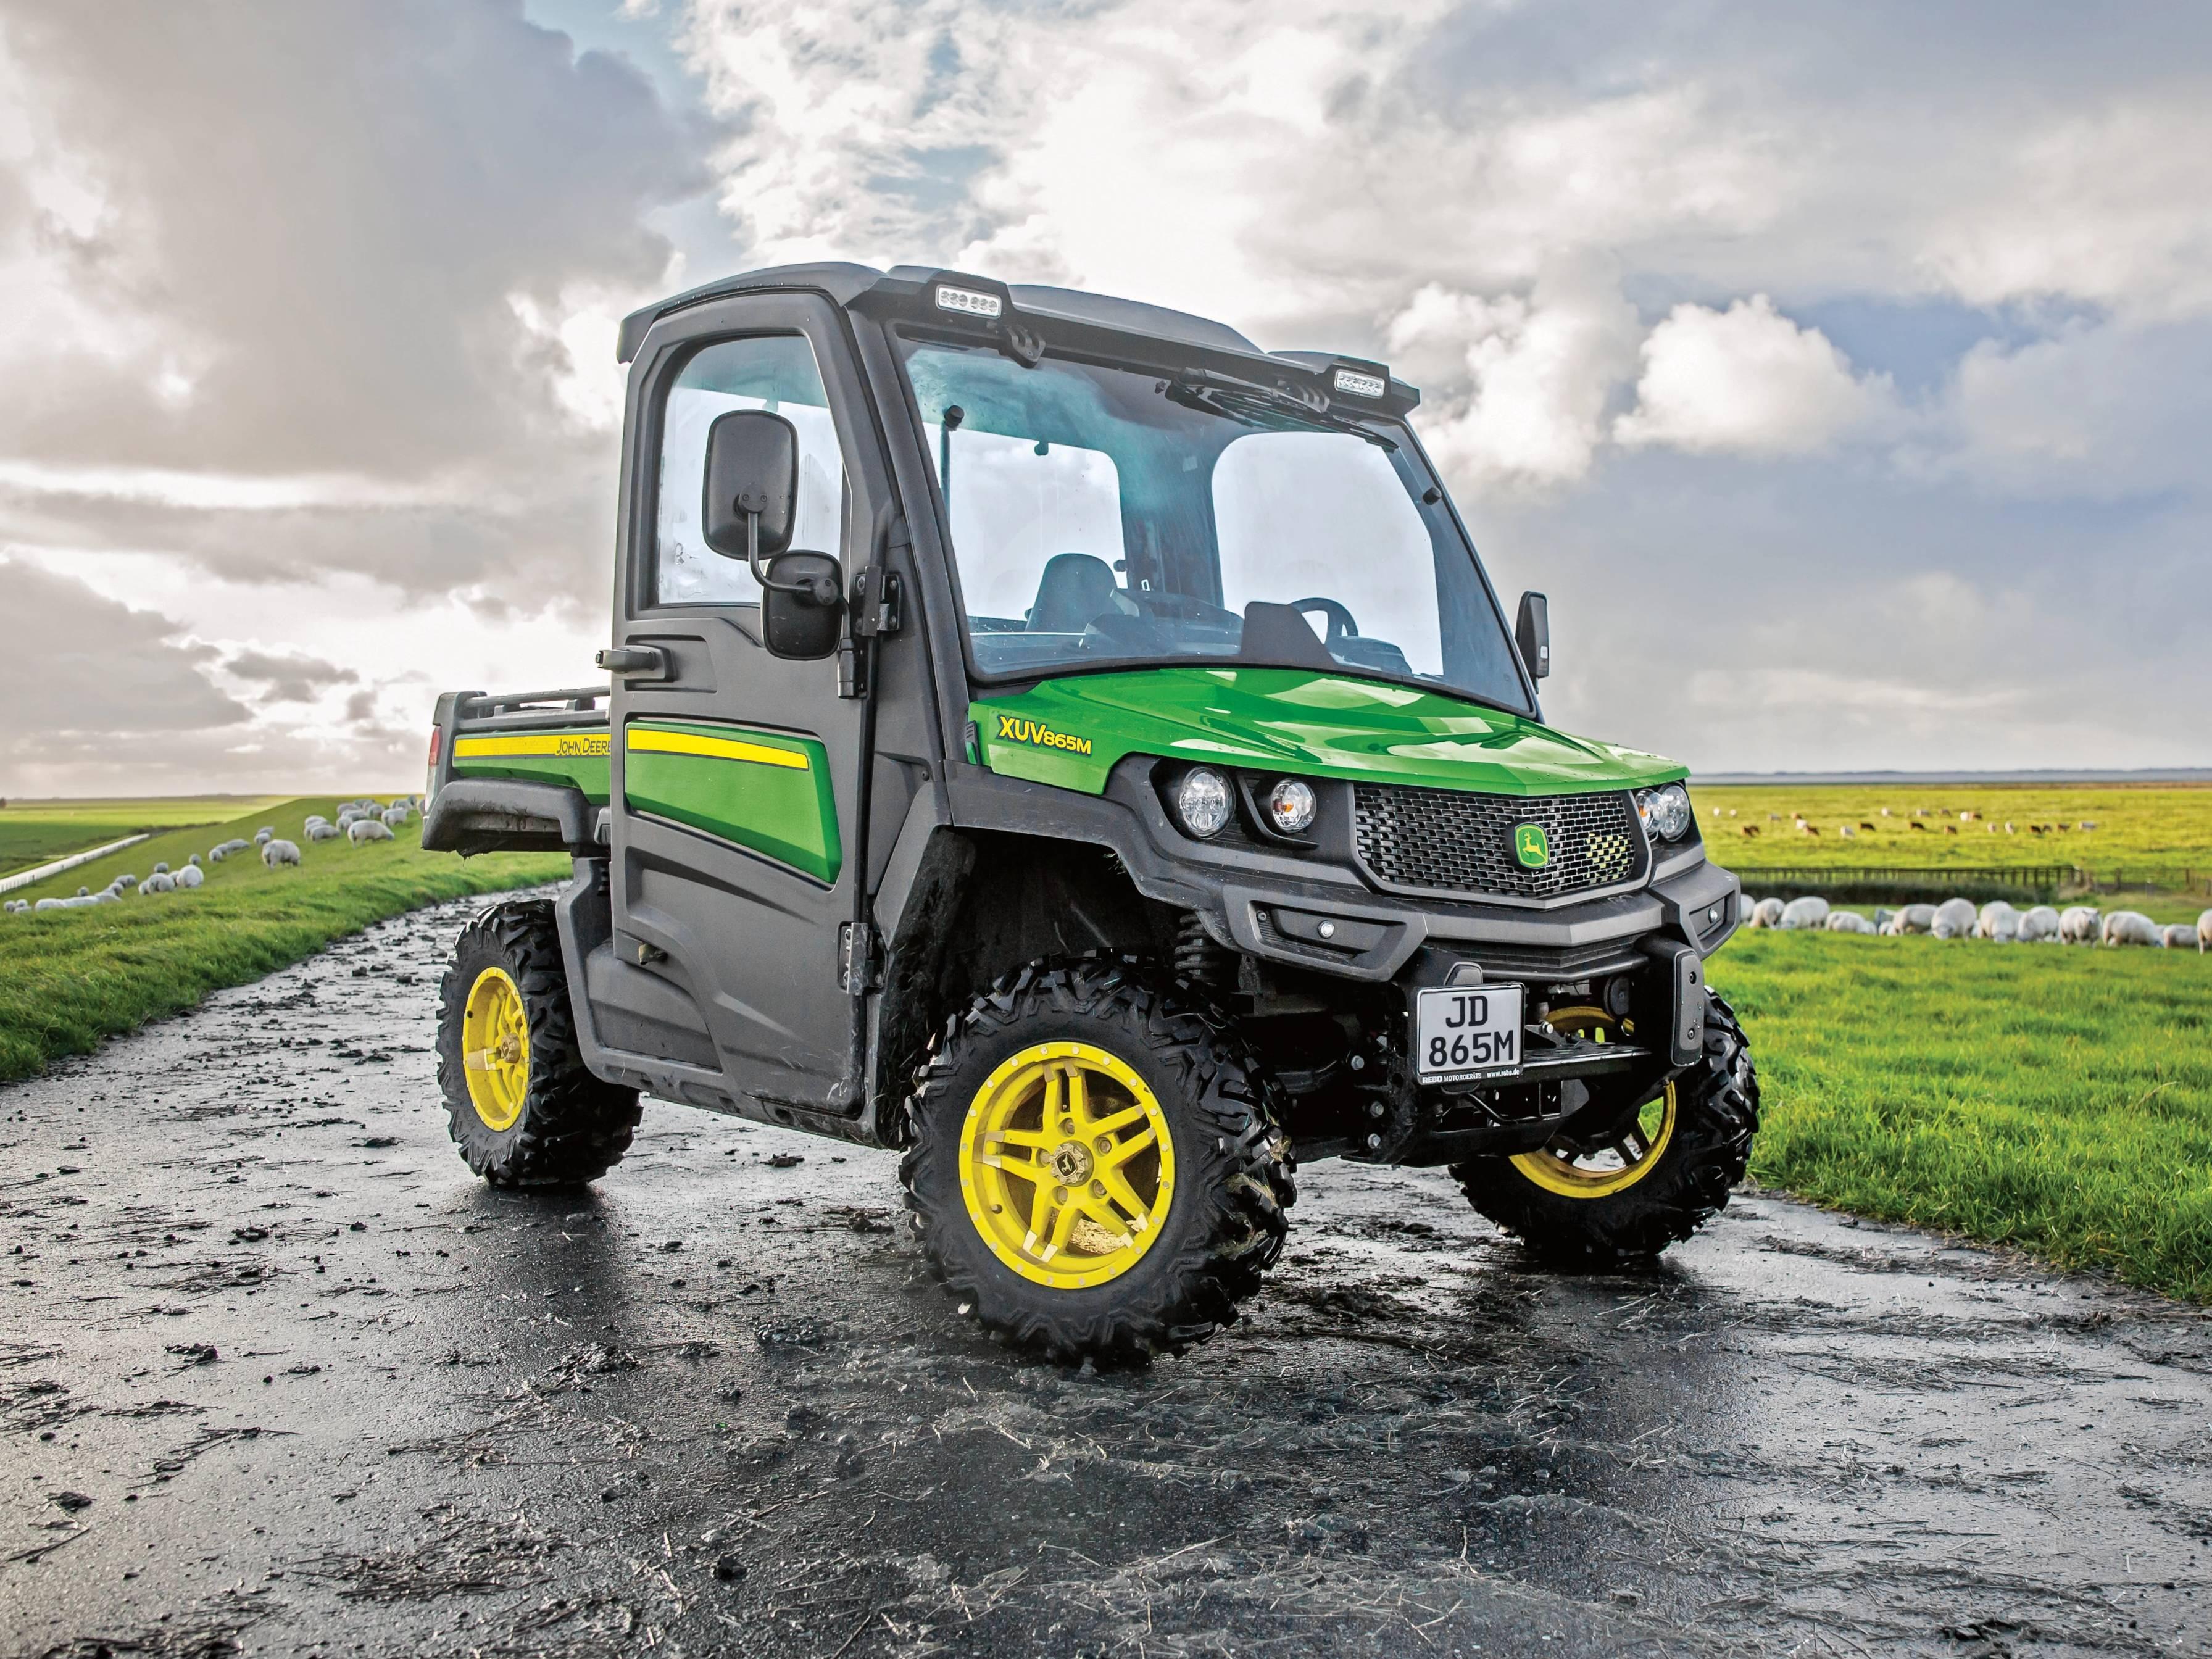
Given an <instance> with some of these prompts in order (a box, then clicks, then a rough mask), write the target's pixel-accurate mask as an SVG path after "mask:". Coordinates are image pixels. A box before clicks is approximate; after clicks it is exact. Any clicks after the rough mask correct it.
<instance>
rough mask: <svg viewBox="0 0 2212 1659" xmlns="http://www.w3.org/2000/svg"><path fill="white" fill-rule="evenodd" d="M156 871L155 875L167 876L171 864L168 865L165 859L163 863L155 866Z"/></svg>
mask: <svg viewBox="0 0 2212 1659" xmlns="http://www.w3.org/2000/svg"><path fill="white" fill-rule="evenodd" d="M154 873H155V875H157V876H166V875H167V874H168V873H169V866H168V865H167V862H166V861H165V862H163V863H161V864H157V865H155V866H154Z"/></svg>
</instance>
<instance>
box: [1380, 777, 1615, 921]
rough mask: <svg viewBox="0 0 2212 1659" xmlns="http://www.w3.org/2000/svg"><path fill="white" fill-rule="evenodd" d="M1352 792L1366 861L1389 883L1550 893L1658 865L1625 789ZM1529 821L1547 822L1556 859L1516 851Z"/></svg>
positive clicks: (1606, 883)
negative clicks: (1533, 860) (1519, 795)
mask: <svg viewBox="0 0 2212 1659" xmlns="http://www.w3.org/2000/svg"><path fill="white" fill-rule="evenodd" d="M1353 796H1354V801H1355V805H1356V808H1357V811H1356V829H1355V838H1356V840H1357V842H1358V848H1359V857H1360V861H1361V862H1362V863H1364V865H1365V866H1367V869H1368V872H1369V873H1370V874H1371V875H1373V876H1374V877H1375V878H1376V880H1377V881H1379V882H1381V883H1382V884H1383V885H1384V886H1386V887H1405V888H1413V889H1416V890H1420V891H1423V892H1434V893H1486V894H1493V895H1496V896H1498V897H1501V898H1518V899H1548V898H1558V897H1559V896H1561V895H1563V894H1567V893H1585V892H1589V891H1592V890H1595V889H1597V888H1601V887H1618V886H1620V885H1621V884H1623V883H1626V882H1631V881H1635V880H1638V879H1639V878H1642V877H1643V875H1644V873H1645V872H1647V871H1648V870H1650V867H1651V852H1650V848H1649V847H1648V846H1647V845H1646V844H1645V842H1644V829H1643V826H1642V825H1641V824H1639V823H1638V822H1637V821H1636V809H1635V807H1634V806H1633V805H1632V804H1631V802H1630V800H1629V798H1628V797H1627V795H1626V794H1625V793H1616V794H1592V795H1538V796H1534V797H1533V798H1529V799H1516V798H1513V797H1511V796H1506V795H1472V794H1462V793H1461V792H1460V791H1458V790H1456V789H1405V788H1400V787H1396V786H1395V785H1390V784H1370V783H1363V784H1359V785H1358V786H1356V787H1355V788H1354V791H1353ZM1528 823H1534V824H1541V826H1542V827H1543V830H1544V838H1545V841H1546V843H1547V847H1548V850H1549V853H1550V859H1549V861H1548V862H1547V863H1546V864H1545V865H1544V866H1542V867H1541V869H1535V870H1531V869H1529V868H1528V867H1527V866H1525V865H1523V864H1522V862H1521V861H1520V860H1519V859H1518V858H1517V857H1516V855H1515V853H1514V834H1515V831H1516V829H1518V828H1519V827H1520V826H1521V825H1522V824H1528Z"/></svg>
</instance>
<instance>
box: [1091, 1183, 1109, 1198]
mask: <svg viewBox="0 0 2212 1659" xmlns="http://www.w3.org/2000/svg"><path fill="white" fill-rule="evenodd" d="M1105 1196H1106V1183H1105V1182H1103V1181H1094V1182H1091V1197H1093V1198H1103V1197H1105Z"/></svg>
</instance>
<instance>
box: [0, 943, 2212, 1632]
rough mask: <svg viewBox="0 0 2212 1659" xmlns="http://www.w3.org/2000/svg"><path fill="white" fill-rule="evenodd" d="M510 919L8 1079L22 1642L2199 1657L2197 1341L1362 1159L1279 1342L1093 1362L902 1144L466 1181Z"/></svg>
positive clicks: (1328, 1176) (750, 1148) (1285, 1277)
mask: <svg viewBox="0 0 2212 1659" xmlns="http://www.w3.org/2000/svg"><path fill="white" fill-rule="evenodd" d="M462 914H464V913H463V912H462V911H461V910H460V909H459V908H453V907H448V908H447V909H445V910H443V911H440V912H432V913H428V914H427V915H423V916H419V917H416V918H410V919H408V920H406V921H401V922H397V923H392V924H388V925H386V926H385V927H380V928H377V929H374V930H373V931H371V932H370V933H367V934H364V935H362V936H361V937H359V938H357V939H353V940H349V941H347V942H346V943H345V944H343V945H341V946H339V947H338V948H337V949H335V950H333V951H330V952H328V953H326V954H325V955H324V956H323V957H318V958H316V959H315V960H313V962H310V963H305V964H302V965H301V966H300V967H299V968H296V969H290V970H288V971H287V972H285V973H283V974H280V975H276V976H275V977H274V978H273V979H271V980H270V981H266V982H264V984H262V985H260V986H256V987H249V988H246V989H244V990H240V991H234V992H228V993H225V994H222V995H221V996H218V997H216V998H215V999H213V1000H211V1002H210V1005H209V1006H207V1007H205V1008H204V1009H203V1010H201V1011H199V1012H197V1013H195V1014H193V1015H190V1016H187V1017H185V1018H182V1019H179V1020H175V1021H171V1022H168V1023H167V1024H163V1025H161V1026H158V1027H156V1028H155V1029H153V1030H149V1031H148V1032H145V1033H143V1034H142V1035H141V1036H137V1037H135V1038H132V1039H130V1040H128V1041H125V1042H120V1043H118V1044H115V1045H113V1046H112V1047H111V1048H110V1049H109V1050H108V1051H107V1052H106V1054H102V1055H100V1056H99V1057H97V1058H96V1059H94V1060H90V1061H85V1062H76V1063H72V1064H70V1065H68V1066H64V1067H63V1068H61V1070H59V1071H58V1073H55V1074H54V1075H52V1077H49V1078H47V1079H42V1080H40V1081H38V1082H34V1083H32V1084H27V1085H16V1086H14V1087H11V1088H8V1089H6V1090H0V1120H4V1121H0V1145H4V1147H5V1150H6V1152H7V1153H8V1169H9V1175H8V1176H6V1177H5V1178H4V1179H0V1266H4V1267H5V1269H6V1272H5V1273H4V1275H0V1436H4V1441H0V1443H4V1445H5V1446H6V1448H7V1449H8V1452H9V1456H8V1457H7V1459H6V1462H5V1464H4V1467H0V1528H4V1531H0V1608H4V1609H5V1610H6V1611H5V1612H4V1613H0V1635H3V1636H5V1638H7V1642H6V1645H7V1647H8V1648H9V1650H11V1651H14V1650H23V1651H28V1652H33V1653H37V1652H42V1651H45V1650H48V1649H50V1648H55V1649H58V1650H61V1651H64V1652H90V1651H93V1650H95V1647H96V1644H98V1643H99V1642H100V1641H103V1640H104V1641H106V1642H107V1643H109V1644H111V1645H112V1646H116V1647H118V1648H120V1647H122V1646H123V1645H124V1644H128V1643H136V1644H138V1650H143V1651H149V1652H155V1653H183V1652H195V1651H222V1650H224V1649H222V1647H221V1646H219V1645H216V1644H220V1643H224V1642H235V1643H238V1644H243V1645H244V1646H245V1648H246V1650H250V1651H262V1650H272V1651H288V1650H302V1651H304V1650H308V1649H309V1648H311V1647H312V1646H313V1644H315V1642H316V1641H317V1640H318V1638H331V1637H335V1636H337V1635H339V1634H343V1637H344V1638H345V1640H346V1641H347V1643H348V1644H349V1645H353V1644H359V1646H360V1647H361V1649H362V1650H364V1651H368V1652H371V1653H377V1652H390V1653H394V1654H398V1653H408V1654H412V1653H418V1652H442V1651H453V1652H460V1651H483V1652H499V1651H511V1652H530V1653H562V1652H574V1653H578V1654H583V1653H600V1652H605V1651H607V1650H610V1649H611V1648H615V1647H628V1646H637V1647H642V1646H645V1645H647V1644H662V1643H666V1644H669V1645H670V1646H671V1650H673V1651H690V1652H701V1651H714V1650H720V1649H727V1650H742V1651H744V1652H747V1653H757V1654H775V1653H823V1654H826V1653H841V1654H845V1655H851V1654H861V1653H882V1652H913V1653H923V1652H932V1651H941V1650H944V1651H969V1652H979V1653H990V1652H1009V1651H1029V1650H1036V1649H1046V1648H1048V1649H1050V1650H1053V1651H1055V1652H1066V1653H1075V1652H1079V1651H1080V1652H1101V1651H1106V1652H1119V1651H1125V1650H1126V1651H1128V1652H1132V1653H1135V1652H1139V1651H1144V1652H1160V1651H1168V1652H1190V1651H1203V1652H1214V1651H1235V1652H1237V1653H1246V1652H1260V1651H1265V1650H1270V1649H1273V1650H1286V1651H1297V1652H1313V1651H1318V1652H1347V1653H1350V1652H1368V1651H1376V1652H1388V1653H1392V1654H1397V1653H1415V1652H1419V1653H1427V1652H1431V1651H1433V1652H1436V1653H1438V1654H1445V1653H1453V1652H1458V1653H1473V1652H1475V1651H1478V1650H1479V1651H1481V1652H1484V1653H1541V1654H1546V1655H1551V1654H1561V1653H1577V1652H1593V1653H1595V1652H1606V1653H1611V1652H1624V1651H1632V1652H1637V1653H1652V1652H1660V1653H1699V1654H1706V1653H1714V1652H1732V1651H1741V1652H1744V1653H1759V1654H1767V1653H1774V1652H1778V1651H1789V1650H1797V1649H1803V1650H1808V1651H1817V1652H1826V1651H1842V1652H1880V1653H1931V1654H1961V1655H1964V1654H1978V1655H1996V1654H2009V1653H2020V1654H2026V1653H2031V1652H2033V1653H2038V1654H2045V1653H2069V1652H2075V1651H2079V1652H2081V1653H2084V1654H2086V1653H2088V1652H2091V1651H2095V1652H2098V1653H2100V1654H2112V1653H2121V1654H2127V1653H2145V1654H2148V1653H2170V1652H2175V1651H2201V1650H2207V1648H2206V1640H2205V1636H2204V1632H2205V1631H2206V1630H2207V1629H2208V1628H2212V1497H2208V1496H2207V1494H2208V1493H2212V1479H2208V1474H2212V1323H2208V1322H2207V1321H2206V1320H2205V1319H2204V1318H2203V1317H2202V1316H2200V1315H2198V1314H2197V1313H2196V1312H2194V1311H2193V1310H2184V1309H2179V1308H2176V1307H2173V1306H2172V1305H2171V1304H2160V1303H2157V1302H2154V1301H2152V1300H2150V1299H2148V1298H2144V1297H2136V1296H2134V1295H2132V1294H2129V1293H2124V1292H2119V1291H2112V1290H2110V1289H2108V1288H2106V1287H2104V1286H2101V1285H2096V1284H2093V1283H2091V1282H2088V1281H2083V1280H2078V1279H2061V1278H2059V1277H2057V1276H2055V1275H2050V1274H2045V1273H2039V1272H2036V1271H2034V1270H2033V1269H2031V1268H2028V1267H2024V1266H2023V1265H2022V1264H2021V1263H2020V1262H2018V1261H2014V1260H2011V1259H2008V1258H2005V1257H2002V1256H1999V1255H1990V1254H1986V1253H1983V1252H1978V1251H1972V1250H1966V1249H1956V1248H1951V1247H1948V1246H1945V1245H1943V1244H1942V1243H1940V1242H1938V1241H1934V1240H1930V1239H1928V1238H1925V1237H1921V1236H1918V1235H1915V1234H1911V1233H1908V1232H1905V1231H1899V1230H1895V1229H1890V1228H1884V1227H1877V1226H1872V1225H1858V1224H1856V1223H1853V1222H1850V1221H1849V1220H1846V1219H1843V1218H1836V1217H1832V1216H1827V1215H1824V1214H1821V1213H1820V1212H1815V1211H1812V1210H1809V1209H1807V1208H1805V1207H1804V1206H1798V1205H1794V1204H1790V1203H1787V1202H1784V1201H1781V1200H1775V1199H1772V1198H1769V1197H1765V1196H1749V1197H1746V1198H1742V1199H1740V1200H1738V1201H1737V1203H1736V1204H1735V1206H1732V1207H1731V1209H1730V1210H1729V1212H1728V1214H1727V1215H1726V1216H1725V1217H1724V1218H1723V1219H1722V1221H1721V1222H1720V1223H1719V1224H1718V1225H1717V1226H1716V1227H1714V1228H1713V1229H1712V1230H1711V1231H1710V1232H1709V1233H1708V1234H1707V1235H1706V1236H1705V1237H1701V1238H1699V1240H1697V1241H1695V1242H1693V1243H1692V1244H1691V1245H1689V1246H1687V1247H1686V1248H1684V1249H1680V1250H1678V1251H1677V1252H1676V1253H1674V1254H1673V1255H1670V1256H1669V1257H1668V1258H1667V1259H1666V1260H1665V1261H1662V1263H1661V1264H1659V1265H1658V1266H1656V1267H1653V1268H1651V1269H1650V1270H1649V1271H1646V1272H1644V1273H1633V1274H1607V1275H1601V1276H1590V1277H1582V1278H1562V1277H1558V1276H1555V1275H1550V1274H1547V1273H1540V1272H1537V1271H1534V1269H1533V1268H1532V1267H1531V1265H1530V1264H1529V1263H1528V1261H1526V1260H1525V1259H1524V1258H1523V1257H1522V1255H1520V1253H1519V1252H1518V1251H1517V1250H1516V1249H1514V1248H1513V1247H1511V1246H1510V1244H1508V1243H1505V1242H1504V1240H1503V1239H1502V1238H1501V1237H1499V1236H1498V1234H1496V1233H1495V1232H1494V1231H1492V1230H1491V1229H1490V1228H1489V1227H1488V1226H1487V1225H1486V1224H1484V1223H1483V1222H1481V1221H1480V1219H1479V1218H1477V1217H1475V1216H1474V1214H1473V1212H1471V1211H1469V1210H1468V1209H1467V1207H1466V1206H1465V1205H1464V1203H1463V1202H1462V1200H1461V1199H1460V1198H1459V1197H1458V1195H1457V1194H1456V1191H1455V1189H1454V1188H1452V1187H1451V1185H1450V1183H1449V1182H1448V1180H1447V1179H1446V1178H1445V1177H1444V1176H1443V1175H1442V1174H1441V1172H1403V1171H1389V1170H1369V1169H1362V1168H1354V1167H1348V1166H1344V1165H1337V1164H1322V1165H1316V1166H1314V1167H1312V1168H1310V1169H1309V1170H1305V1171H1304V1172H1303V1174H1302V1176H1301V1180H1300V1189H1301V1197H1300V1202H1299V1205H1298V1207H1297V1212H1295V1217H1294V1230H1293V1233H1292V1237H1291V1244H1290V1248H1289V1249H1288V1251H1287V1252H1286V1255H1285V1261H1284V1263H1283V1264H1282V1265H1281V1267H1279V1269H1278V1270H1277V1272H1276V1273H1274V1274H1273V1276H1272V1278H1271V1280H1270V1285H1269V1289H1268V1290H1267V1292H1266V1293H1265V1294H1264V1295H1263V1297H1261V1301H1260V1302H1259V1304H1257V1305H1256V1307H1255V1309H1254V1310H1253V1311H1252V1313H1251V1315H1250V1316H1249V1317H1248V1318H1247V1320H1246V1321H1245V1322H1243V1323H1242V1324H1240V1325H1238V1326H1237V1327H1236V1328H1232V1329H1231V1330H1230V1331H1229V1332H1227V1333H1225V1334H1223V1335H1222V1336H1221V1337H1219V1338H1218V1339H1216V1340H1214V1341H1213V1342H1212V1343H1210V1344H1208V1345H1207V1346H1205V1347H1203V1348H1201V1349H1200V1350H1198V1351H1196V1352H1194V1353H1193V1354H1191V1355H1190V1356H1188V1357H1187V1358H1183V1359H1181V1360H1176V1361H1170V1362H1164V1363H1162V1364H1158V1365H1156V1366H1154V1367H1153V1368H1152V1370H1149V1371H1146V1372H1141V1373H1135V1374H1127V1375H1109V1376H1097V1375H1093V1374H1091V1373H1088V1372H1080V1373H1077V1372H1068V1371H1066V1370H1060V1369H1058V1368H1055V1367H1051V1366H1046V1365H1041V1364H1034V1363H1030V1362H1027V1361H1024V1360H1021V1359H1018V1358H1014V1357H1012V1356H1011V1355H1009V1354H1008V1353H1006V1352H1005V1351H1004V1350H1002V1349H1000V1348H999V1347H997V1346H994V1345H993V1344H991V1343H990V1342H988V1341H987V1340H981V1339H979V1338H977V1337H976V1336H975V1335H974V1334H972V1333H971V1332H969V1330H968V1329H966V1328H964V1327H963V1325H962V1324H961V1322H959V1321H958V1320H957V1318H956V1317H955V1316H954V1315H953V1313H952V1310H951V1307H950V1305H949V1304H947V1303H946V1302H945V1298H944V1297H943V1296H942V1294H941V1293H940V1292H939V1291H938V1290H937V1289H936V1287H935V1286H934V1285H931V1284H929V1283H928V1282H927V1280H926V1279H924V1278H923V1277H922V1275H921V1271H920V1267H919V1258H918V1256H917V1255H916V1253H915V1251H914V1250H913V1249H911V1248H910V1247H909V1246H908V1244H907V1243H906V1241H905V1237H904V1231H903V1228H902V1227H901V1228H897V1229H896V1230H894V1229H893V1225H892V1224H893V1222H894V1221H895V1219H896V1216H897V1213H898V1212H897V1189H896V1178H895V1175H894V1172H893V1165H892V1163H891V1160H890V1158H888V1157H887V1156H884V1155H881V1154H871V1153H867V1152H859V1151H856V1150H854V1149H852V1148H848V1147H844V1146H833V1145H832V1144H831V1143H829V1142H826V1141H813V1140H808V1139H803V1138H800V1137H797V1136H793V1135H788V1134H785V1133H779V1132H775V1131H772V1130H767V1129H762V1128H757V1127H751V1126H746V1125H741V1124H738V1123H735V1122H732V1121H724V1120H720V1119H714V1118H709V1117H706V1116H703V1115H699V1114H696V1113H694V1112H691V1111H690V1110H688V1109H684V1108H680V1107H673V1106H656V1107H654V1108H653V1109H651V1110H649V1111H648V1113H647V1118H646V1126H645V1129H644V1132H643V1133H642V1134H641V1138H640V1140H639V1144H638V1146H637V1149H636V1151H635V1152H634V1153H633V1154H632V1156H631V1157H630V1158H629V1159H628V1160H626V1161H625V1163H624V1164H623V1165H622V1166H621V1167H620V1168H619V1169H617V1170H616V1171H615V1172H614V1173H613V1174H612V1175H611V1176H609V1177H608V1178H607V1179H606V1180H605V1182H601V1183H600V1184H599V1186H598V1187H597V1188H595V1189H593V1190H592V1191H591V1192H589V1193H586V1194H567V1195H535V1196H532V1195H517V1194H500V1193H495V1192H492V1191H490V1190H489V1189H488V1188H484V1187H483V1186H481V1185H480V1184H478V1183H477V1182H474V1181H472V1180H471V1178H470V1177H469V1176H468V1175H467V1172H466V1171H465V1170H464V1169H463V1167H462V1166H461V1164H460V1163H459V1159H458V1158H456V1157H455V1156H454V1155H453V1151H452V1149H451V1147H450V1146H449V1145H448V1144H447V1140H446V1137H445V1133H444V1129H443V1127H442V1115H441V1112H440V1110H439V1109H438V1107H437V1105H436V1103H435V1086H434V1084H433V1081H432V1073H433V1060H432V1056H431V1054H430V1050H429V1036H430V1027H431V1010H432V1006H433V999H434V997H435V991H436V982H437V964H438V961H439V958H440V957H441V954H442V951H443V949H444V945H445V943H446V941H447V939H449V938H450V936H451V933H452V932H453V929H454V928H455V927H457V926H458V924H459V918H460V916H461V915H462ZM794 1158H795V1159H796V1160H797V1161H793V1159H794ZM83 1499H88V1500H89V1501H88V1502H82V1501H80V1500H83ZM72 1643H74V1644H77V1645H76V1646H75V1647H71V1646H70V1644H72ZM194 1644H198V1645H197V1646H195V1645H194Z"/></svg>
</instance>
